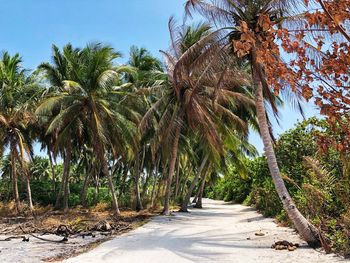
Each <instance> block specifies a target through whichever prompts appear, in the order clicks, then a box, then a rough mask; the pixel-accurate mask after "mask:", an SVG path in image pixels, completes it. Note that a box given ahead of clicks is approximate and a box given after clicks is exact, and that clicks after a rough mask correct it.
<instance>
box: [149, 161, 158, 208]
mask: <svg viewBox="0 0 350 263" xmlns="http://www.w3.org/2000/svg"><path fill="white" fill-rule="evenodd" d="M159 165H160V155H159V156H158V158H157V161H156V169H155V171H154V175H153V186H152V194H151V208H153V207H154V201H155V197H156V196H155V193H156V186H157V181H158V178H157V177H158V170H159Z"/></svg>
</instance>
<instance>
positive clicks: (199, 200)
mask: <svg viewBox="0 0 350 263" xmlns="http://www.w3.org/2000/svg"><path fill="white" fill-rule="evenodd" d="M208 170H209V169H207V171H206V172H205V173H203V177H202V182H201V185H200V187H199V190H198V193H197V200H196V202H195V203H196V204H195V206H194V207H195V208H203V204H202V199H203V192H204V187H205V183H206V182H205V180H206V178H207V175H208Z"/></svg>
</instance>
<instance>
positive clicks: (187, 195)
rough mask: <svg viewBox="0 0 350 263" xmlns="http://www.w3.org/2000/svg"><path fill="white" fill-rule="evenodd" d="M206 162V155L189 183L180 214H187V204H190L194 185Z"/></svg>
mask: <svg viewBox="0 0 350 263" xmlns="http://www.w3.org/2000/svg"><path fill="white" fill-rule="evenodd" d="M207 161H208V155H205V157H204V159H203V160H202V163H201V165H200V167H199V169H198V172H197V173H196V175H195V176H194V178H193V180H192V182H191V185H190V188H189V189H188V191H187V194H186V196H185V198H184V200H183V201H182V204H181V208H180V212H188V209H187V207H188V203H189V202H190V199H191V196H192V193H193V190H194V188H195V187H196V184H197V182H198V179H199V177H200V176H201V175H202V172H203V169H204V166H205V164H206V163H207Z"/></svg>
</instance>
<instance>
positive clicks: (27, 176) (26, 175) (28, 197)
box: [25, 172, 34, 213]
mask: <svg viewBox="0 0 350 263" xmlns="http://www.w3.org/2000/svg"><path fill="white" fill-rule="evenodd" d="M25 180H26V188H27V199H28V206H29V210H30V212H31V213H33V212H34V206H33V199H32V190H31V188H30V178H29V174H28V173H27V172H25Z"/></svg>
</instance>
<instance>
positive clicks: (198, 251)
mask: <svg viewBox="0 0 350 263" xmlns="http://www.w3.org/2000/svg"><path fill="white" fill-rule="evenodd" d="M258 231H261V232H262V233H265V236H256V235H255V233H256V232H258ZM284 239H287V240H288V241H291V242H298V243H300V244H301V245H302V246H301V247H300V248H299V249H297V250H296V251H293V252H288V251H275V250H273V249H271V248H270V247H271V245H272V244H273V243H274V242H275V241H278V240H284ZM78 262H79V263H102V262H103V263H116V262H122V263H127V262H135V263H148V262H149V263H157V262H165V263H171V262H174V263H175V262H235V263H239V262H242V263H243V262H244V263H247V262H260V263H262V262H266V263H271V262H283V263H288V262H293V263H296V262H305V263H306V262H307V263H310V262H312V263H314V262H319V263H322V262H342V260H341V259H339V258H337V257H335V256H333V255H325V254H323V253H321V252H318V251H316V250H313V249H310V248H307V247H306V245H305V243H303V242H302V241H301V240H300V238H299V237H298V236H297V235H296V234H295V233H294V232H293V230H291V229H289V228H283V227H278V226H277V225H276V224H275V223H274V222H273V220H272V219H266V218H264V217H262V216H261V215H260V214H258V213H257V212H255V211H254V210H253V209H251V208H249V207H245V206H241V205H230V204H226V203H224V202H220V201H212V200H204V209H202V210H199V209H195V210H192V211H191V213H188V214H186V213H176V214H175V216H171V217H156V218H154V219H153V220H152V221H151V222H150V223H148V224H146V225H144V226H143V227H140V228H138V229H136V230H135V231H132V232H129V233H128V234H125V235H122V236H119V237H116V238H115V239H113V240H111V241H108V242H106V243H104V244H102V245H100V246H99V247H97V248H95V249H93V250H92V251H90V252H88V253H86V254H83V255H80V256H78V257H76V258H71V259H69V260H67V261H66V263H78Z"/></svg>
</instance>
